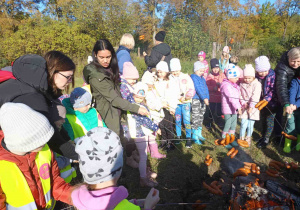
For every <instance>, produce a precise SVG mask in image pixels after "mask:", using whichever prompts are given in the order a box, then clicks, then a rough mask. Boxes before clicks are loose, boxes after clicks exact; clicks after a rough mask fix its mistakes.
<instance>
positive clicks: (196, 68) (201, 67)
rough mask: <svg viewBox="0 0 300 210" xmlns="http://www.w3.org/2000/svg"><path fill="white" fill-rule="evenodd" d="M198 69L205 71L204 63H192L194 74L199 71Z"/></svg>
mask: <svg viewBox="0 0 300 210" xmlns="http://www.w3.org/2000/svg"><path fill="white" fill-rule="evenodd" d="M200 69H205V65H204V63H203V62H201V61H196V62H195V63H194V72H196V71H198V70H200Z"/></svg>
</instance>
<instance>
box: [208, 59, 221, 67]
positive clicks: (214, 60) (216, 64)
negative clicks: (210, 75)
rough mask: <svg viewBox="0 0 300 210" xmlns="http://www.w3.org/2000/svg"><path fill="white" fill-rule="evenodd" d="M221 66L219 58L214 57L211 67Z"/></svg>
mask: <svg viewBox="0 0 300 210" xmlns="http://www.w3.org/2000/svg"><path fill="white" fill-rule="evenodd" d="M216 67H219V60H218V59H216V58H213V59H211V60H210V68H212V69H213V68H216Z"/></svg>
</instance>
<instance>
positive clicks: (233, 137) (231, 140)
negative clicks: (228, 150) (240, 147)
mask: <svg viewBox="0 0 300 210" xmlns="http://www.w3.org/2000/svg"><path fill="white" fill-rule="evenodd" d="M234 140H235V136H234V134H231V135H230V143H232V142H234Z"/></svg>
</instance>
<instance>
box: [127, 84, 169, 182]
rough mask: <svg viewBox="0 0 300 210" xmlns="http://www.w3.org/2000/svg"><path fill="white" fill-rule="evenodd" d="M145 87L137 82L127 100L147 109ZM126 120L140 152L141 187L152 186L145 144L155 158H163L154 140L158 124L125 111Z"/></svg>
mask: <svg viewBox="0 0 300 210" xmlns="http://www.w3.org/2000/svg"><path fill="white" fill-rule="evenodd" d="M147 89H148V87H147V85H145V84H143V83H142V82H139V83H137V84H136V85H135V87H134V89H133V93H132V94H131V96H130V97H129V98H128V100H129V102H130V103H134V104H138V105H139V106H143V107H145V108H146V109H147V107H146V105H145V104H144V101H145V97H146V93H147ZM127 121H128V128H129V134H130V137H131V138H133V139H134V141H135V144H136V147H137V150H138V151H139V154H140V161H139V171H140V185H141V186H142V187H144V186H147V187H154V186H156V185H157V183H156V182H154V181H152V180H150V179H148V177H147V170H146V166H147V145H148V143H149V148H150V152H152V153H155V155H156V158H165V157H166V156H165V155H162V154H160V153H159V152H158V146H157V143H156V141H155V132H157V134H161V131H160V129H159V128H158V125H157V124H155V123H154V122H152V121H151V120H150V119H149V118H148V117H146V116H142V115H139V114H131V113H130V112H127ZM153 133H154V134H153Z"/></svg>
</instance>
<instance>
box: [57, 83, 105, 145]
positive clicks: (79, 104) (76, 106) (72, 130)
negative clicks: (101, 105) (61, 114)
mask: <svg viewBox="0 0 300 210" xmlns="http://www.w3.org/2000/svg"><path fill="white" fill-rule="evenodd" d="M62 103H63V105H64V106H65V107H66V110H67V114H66V119H65V123H64V124H63V126H64V128H65V129H66V131H67V132H68V134H69V136H70V138H71V139H72V140H74V139H76V138H78V137H81V136H84V135H85V134H86V133H87V132H88V131H89V130H91V129H92V128H95V127H98V126H101V127H102V126H104V123H103V122H102V120H101V118H99V116H100V115H99V114H98V113H97V110H96V109H95V108H93V107H91V103H92V95H91V94H90V93H89V92H88V91H87V90H86V89H84V88H81V87H77V88H75V89H74V90H73V91H72V92H71V94H70V98H65V99H64V100H63V101H62Z"/></svg>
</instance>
